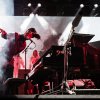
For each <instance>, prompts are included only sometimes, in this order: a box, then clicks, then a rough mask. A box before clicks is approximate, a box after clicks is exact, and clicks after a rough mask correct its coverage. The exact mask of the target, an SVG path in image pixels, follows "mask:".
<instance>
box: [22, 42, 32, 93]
mask: <svg viewBox="0 0 100 100" xmlns="http://www.w3.org/2000/svg"><path fill="white" fill-rule="evenodd" d="M31 43H32V42H30V43H29V44H28V46H27V47H26V48H25V49H24V51H23V52H25V74H24V78H25V88H24V91H25V94H27V88H28V82H27V81H26V76H27V73H26V53H27V49H28V47H29V46H30V44H31Z"/></svg>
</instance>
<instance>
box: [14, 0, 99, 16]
mask: <svg viewBox="0 0 100 100" xmlns="http://www.w3.org/2000/svg"><path fill="white" fill-rule="evenodd" d="M28 3H32V7H33V8H35V7H36V5H37V4H38V3H41V5H42V6H41V8H39V9H38V11H37V13H38V14H39V15H41V16H74V15H75V13H76V12H77V10H78V9H79V7H80V4H84V9H83V16H90V13H91V11H92V9H93V7H94V4H98V5H100V0H14V15H15V16H27V15H29V14H30V12H32V10H31V9H30V8H29V7H28V6H27V4H28ZM93 16H100V7H98V8H97V9H96V10H95V13H94V15H93Z"/></svg>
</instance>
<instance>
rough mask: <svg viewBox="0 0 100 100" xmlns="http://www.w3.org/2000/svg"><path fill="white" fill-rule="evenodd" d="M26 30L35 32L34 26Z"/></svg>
mask: <svg viewBox="0 0 100 100" xmlns="http://www.w3.org/2000/svg"><path fill="white" fill-rule="evenodd" d="M28 31H29V32H30V31H31V32H36V30H35V28H29V29H28Z"/></svg>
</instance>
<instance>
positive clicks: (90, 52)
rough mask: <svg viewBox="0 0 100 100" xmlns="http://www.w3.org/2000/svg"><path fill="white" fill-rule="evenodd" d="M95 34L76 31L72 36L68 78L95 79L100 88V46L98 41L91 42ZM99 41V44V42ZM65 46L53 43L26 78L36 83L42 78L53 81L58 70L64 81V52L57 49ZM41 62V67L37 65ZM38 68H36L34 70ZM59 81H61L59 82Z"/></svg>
mask: <svg viewBox="0 0 100 100" xmlns="http://www.w3.org/2000/svg"><path fill="white" fill-rule="evenodd" d="M94 36H95V35H93V34H81V33H74V34H73V36H72V38H71V40H70V41H71V45H70V47H71V55H68V58H69V59H68V73H67V75H68V79H78V78H79V79H80V78H86V79H92V80H93V81H95V84H96V85H97V88H100V86H99V83H100V81H99V80H100V78H99V77H98V75H99V74H100V72H99V69H100V48H98V46H96V45H95V44H96V43H97V42H89V41H90V40H91V39H92V38H93V37H94ZM98 43H100V42H99V41H98ZM98 43H97V44H98ZM63 48H64V46H57V45H53V46H51V47H50V49H48V50H47V51H46V52H45V53H44V54H43V55H42V56H41V58H40V59H39V60H38V61H37V62H36V63H35V64H34V65H33V70H32V71H30V72H29V73H28V74H27V76H26V79H27V80H33V81H34V83H33V84H35V83H38V82H40V80H43V81H44V80H49V81H53V80H54V79H53V78H54V77H56V76H55V75H56V74H54V73H56V72H57V74H58V77H59V76H60V77H59V79H56V80H57V81H59V80H60V82H61V81H62V78H63V73H64V54H63V53H61V54H58V53H57V51H58V50H59V51H63ZM40 62H41V67H37V65H38V64H39V63H40ZM35 68H36V70H34V69H35ZM58 83H59V82H58Z"/></svg>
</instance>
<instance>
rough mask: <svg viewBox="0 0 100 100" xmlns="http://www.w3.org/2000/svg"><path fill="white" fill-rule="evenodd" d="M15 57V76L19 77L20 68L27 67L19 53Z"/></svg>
mask: <svg viewBox="0 0 100 100" xmlns="http://www.w3.org/2000/svg"><path fill="white" fill-rule="evenodd" d="M13 58H14V71H13V78H18V70H19V69H21V68H25V65H24V61H23V59H22V57H21V56H20V54H17V55H16V56H14V57H13Z"/></svg>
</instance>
